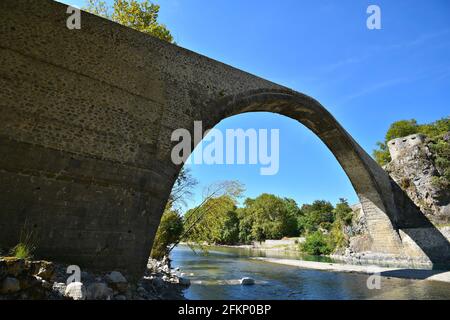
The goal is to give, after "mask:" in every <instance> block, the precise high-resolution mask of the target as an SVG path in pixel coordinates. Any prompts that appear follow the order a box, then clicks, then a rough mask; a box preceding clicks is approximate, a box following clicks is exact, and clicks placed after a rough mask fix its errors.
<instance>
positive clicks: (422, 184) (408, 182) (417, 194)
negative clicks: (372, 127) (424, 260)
mask: <svg viewBox="0 0 450 320" xmlns="http://www.w3.org/2000/svg"><path fill="white" fill-rule="evenodd" d="M429 144H430V141H428V139H427V138H426V137H425V136H424V135H422V134H413V135H410V136H407V137H404V138H398V139H394V140H391V141H389V142H388V147H389V152H390V154H391V158H392V161H391V162H390V163H389V164H387V165H386V166H385V168H384V169H385V170H386V171H387V172H388V173H389V174H390V176H391V177H392V178H393V179H394V180H395V182H397V184H398V185H399V186H400V187H401V188H402V189H403V190H404V191H406V193H407V194H408V196H409V197H410V198H411V200H413V201H414V203H415V204H416V205H417V206H418V207H419V208H420V209H421V210H422V212H424V213H425V214H426V215H427V217H428V218H429V219H430V220H431V221H432V222H433V223H435V224H446V223H450V189H449V188H447V187H445V186H441V185H440V184H438V183H436V181H438V179H437V178H438V177H439V176H440V175H441V172H439V168H438V167H437V165H436V163H435V159H436V156H435V155H434V154H433V152H432V151H431V150H432V149H431V148H430V146H429Z"/></svg>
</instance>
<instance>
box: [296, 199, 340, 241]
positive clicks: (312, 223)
mask: <svg viewBox="0 0 450 320" xmlns="http://www.w3.org/2000/svg"><path fill="white" fill-rule="evenodd" d="M300 210H301V215H300V217H299V219H298V229H299V233H300V234H305V233H310V232H314V231H316V230H318V229H319V228H322V229H326V230H329V229H330V228H331V224H332V223H333V222H334V214H333V210H334V207H333V205H332V204H331V203H330V202H329V201H325V200H316V201H314V202H313V203H312V204H304V205H303V206H302V207H301V209H300Z"/></svg>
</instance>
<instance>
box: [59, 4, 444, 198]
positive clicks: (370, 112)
mask: <svg viewBox="0 0 450 320" xmlns="http://www.w3.org/2000/svg"><path fill="white" fill-rule="evenodd" d="M63 2H66V3H70V4H74V5H77V6H82V5H83V3H84V1H83V0H67V1H63ZM108 2H111V0H110V1H108ZM155 2H156V3H159V4H160V5H161V12H160V21H161V22H162V23H164V24H166V25H167V27H168V28H169V29H170V30H171V32H172V34H173V35H174V37H175V40H176V42H177V44H178V45H179V46H181V47H185V48H188V49H190V50H193V51H195V52H198V53H201V54H204V55H206V56H208V57H211V58H213V59H216V60H219V61H222V62H224V63H227V64H230V65H232V66H234V67H237V68H240V69H242V70H245V71H248V72H250V73H253V74H256V75H258V76H261V77H263V78H266V79H268V80H272V81H274V82H277V83H279V84H282V85H285V86H288V87H290V88H292V89H295V90H297V91H300V92H303V93H305V94H308V95H310V96H312V97H314V98H315V99H317V100H318V101H320V102H321V103H322V104H323V105H324V106H325V107H326V108H327V109H328V110H329V111H330V112H331V113H332V114H333V115H334V116H335V118H336V119H337V120H338V121H339V122H340V123H341V124H342V125H343V126H344V128H346V130H347V131H348V132H349V133H350V134H351V135H352V136H353V137H354V138H355V140H356V141H357V142H358V143H359V144H360V145H361V146H362V147H363V148H364V149H365V150H366V151H367V152H369V153H372V150H373V149H374V148H375V143H376V141H379V140H382V139H383V137H384V134H385V132H386V130H387V128H388V127H389V125H390V124H391V123H392V122H393V121H396V120H401V119H411V118H415V119H417V121H418V122H419V123H425V122H431V121H434V120H437V119H439V118H442V117H445V116H448V115H449V114H450V112H449V110H450V108H449V106H450V103H449V101H450V1H447V0H441V1H439V0H433V1H425V0H423V1H418V0H417V1H412V0H396V1H392V0H383V1H381V0H372V1H364V0H361V1H357V0H354V1H349V0H340V1H337V0H336V1H326V0H323V1H317V0H310V1H300V0H279V1H278V0H277V1H275V0H271V1H269V0H245V1H242V0H214V1H210V0H159V1H155ZM370 4H376V5H378V6H379V7H380V8H381V27H382V29H381V30H368V29H367V27H366V19H367V17H368V14H367V13H366V9H367V7H368V6H369V5H370ZM217 128H219V129H225V128H243V129H246V128H256V129H258V128H267V129H270V128H278V129H280V170H279V173H278V174H277V175H275V176H260V175H259V166H248V165H234V166H230V165H215V166H208V165H194V166H191V168H192V173H193V174H194V176H195V177H196V178H197V179H198V180H199V182H200V184H199V186H198V187H197V189H196V196H195V199H193V201H192V202H191V203H190V205H191V206H193V205H194V204H195V203H198V202H199V201H200V200H201V194H202V189H203V188H204V187H205V186H207V185H208V184H209V183H211V182H214V181H218V180H235V179H237V180H240V181H241V182H243V183H244V184H245V185H246V188H247V191H246V196H250V197H255V196H257V195H258V194H260V193H262V192H269V193H274V194H277V195H280V196H287V197H291V198H294V199H295V200H296V201H297V202H298V203H299V204H302V203H307V202H311V201H313V200H314V199H326V200H330V201H332V202H333V203H334V202H336V201H337V200H338V199H339V198H340V197H345V198H347V199H349V201H350V202H351V203H355V202H357V197H356V195H355V192H354V190H353V188H352V186H351V184H350V182H349V180H348V178H347V177H346V176H345V173H344V172H343V170H342V169H341V168H340V166H339V164H338V162H337V161H336V159H335V158H334V157H333V155H332V154H331V152H330V151H328V149H327V148H326V147H325V146H324V144H323V143H322V142H321V141H320V140H319V139H318V138H316V137H315V136H314V135H313V134H312V133H311V132H309V131H308V130H307V129H305V128H304V127H303V126H302V125H300V124H299V123H297V122H295V121H294V120H291V119H288V118H285V117H282V116H279V115H274V114H269V113H260V114H255V113H252V114H247V115H239V116H235V117H232V118H228V119H226V120H224V121H222V122H221V123H220V124H219V125H218V127H217Z"/></svg>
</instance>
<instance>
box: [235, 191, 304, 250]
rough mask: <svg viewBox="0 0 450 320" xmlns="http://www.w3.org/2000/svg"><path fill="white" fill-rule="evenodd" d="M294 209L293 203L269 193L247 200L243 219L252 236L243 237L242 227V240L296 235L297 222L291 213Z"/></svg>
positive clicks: (242, 228)
mask: <svg viewBox="0 0 450 320" xmlns="http://www.w3.org/2000/svg"><path fill="white" fill-rule="evenodd" d="M292 207H293V204H292V203H291V202H289V203H288V202H287V201H285V200H283V199H282V198H279V197H277V196H275V195H273V194H267V193H263V194H261V195H260V196H259V197H257V198H256V199H248V200H246V202H245V208H244V211H243V217H242V218H243V220H244V221H243V226H244V227H245V228H246V229H247V230H250V235H243V234H242V231H243V230H244V227H241V229H240V231H241V235H240V237H241V239H242V238H245V239H252V240H257V241H263V240H266V239H281V238H282V237H284V236H289V235H292V234H294V233H295V231H296V221H295V218H294V217H293V216H292V212H290V211H289V210H292ZM250 225H251V227H250Z"/></svg>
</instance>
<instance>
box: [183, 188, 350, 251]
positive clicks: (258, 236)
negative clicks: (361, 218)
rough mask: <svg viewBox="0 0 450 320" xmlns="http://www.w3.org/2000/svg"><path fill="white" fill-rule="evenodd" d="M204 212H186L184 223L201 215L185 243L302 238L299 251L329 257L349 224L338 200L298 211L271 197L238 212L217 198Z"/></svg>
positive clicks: (346, 211)
mask: <svg viewBox="0 0 450 320" xmlns="http://www.w3.org/2000/svg"><path fill="white" fill-rule="evenodd" d="M207 203H208V208H209V209H207V210H208V213H207V214H204V213H203V210H205V208H202V207H197V208H194V209H191V210H189V211H188V212H187V213H186V215H185V217H184V219H185V221H192V220H193V218H192V217H193V216H194V215H200V214H201V213H203V218H202V219H201V220H199V221H198V223H197V224H196V225H195V227H194V228H192V232H190V233H188V234H187V235H186V239H185V240H187V241H191V242H194V243H200V244H202V243H208V244H228V245H232V244H238V243H241V244H245V243H250V242H252V241H263V240H266V239H275V240H276V239H282V238H284V237H298V236H305V237H306V241H305V242H304V243H303V244H302V245H301V246H300V249H301V250H302V251H304V252H306V253H309V254H329V253H331V252H332V251H334V250H335V249H336V248H338V247H343V246H345V245H346V244H347V237H346V235H345V233H344V228H345V227H346V226H347V225H349V224H350V223H351V221H352V210H351V208H350V207H349V205H348V203H347V201H346V200H344V199H341V200H340V202H339V203H338V204H337V205H336V207H334V206H333V205H332V204H331V203H330V202H327V201H323V200H317V201H314V202H313V203H312V204H305V205H303V206H302V207H301V208H299V207H298V206H297V204H296V202H295V201H294V200H292V199H288V198H280V197H277V196H275V195H272V194H266V193H264V194H262V195H260V196H258V197H257V198H255V199H251V198H248V199H246V200H245V201H244V204H243V206H242V207H240V208H238V207H237V205H236V200H235V199H233V198H231V197H229V196H221V197H218V198H213V199H210V200H208V202H207Z"/></svg>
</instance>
